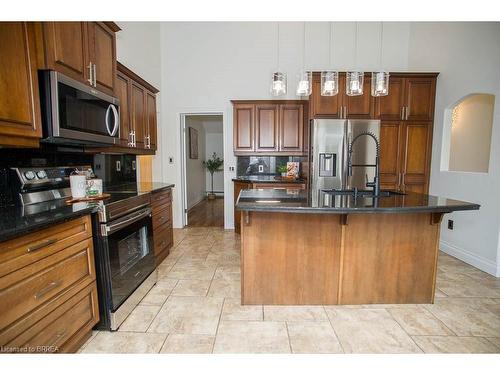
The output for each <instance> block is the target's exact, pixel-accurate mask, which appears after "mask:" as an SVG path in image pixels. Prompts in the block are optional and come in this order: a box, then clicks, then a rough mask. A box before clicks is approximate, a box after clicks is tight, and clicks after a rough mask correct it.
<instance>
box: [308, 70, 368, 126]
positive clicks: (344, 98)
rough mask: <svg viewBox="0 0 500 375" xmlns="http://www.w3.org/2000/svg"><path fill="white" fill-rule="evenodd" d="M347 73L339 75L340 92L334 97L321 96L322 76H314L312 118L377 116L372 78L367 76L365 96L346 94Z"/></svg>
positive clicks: (364, 85)
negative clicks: (371, 92)
mask: <svg viewBox="0 0 500 375" xmlns="http://www.w3.org/2000/svg"><path fill="white" fill-rule="evenodd" d="M345 84H346V79H345V73H340V74H339V92H338V94H337V95H334V96H322V95H321V74H320V73H317V72H315V73H314V74H313V86H312V94H311V97H310V98H309V105H310V107H309V110H310V112H311V118H344V119H369V118H374V116H375V104H376V103H375V98H374V97H372V96H371V94H370V87H371V76H370V74H365V77H364V83H363V95H359V96H348V95H347V94H346V93H345Z"/></svg>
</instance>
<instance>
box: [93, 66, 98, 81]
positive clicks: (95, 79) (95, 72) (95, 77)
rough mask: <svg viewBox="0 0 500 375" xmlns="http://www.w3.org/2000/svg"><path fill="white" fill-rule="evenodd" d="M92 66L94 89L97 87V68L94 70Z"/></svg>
mask: <svg viewBox="0 0 500 375" xmlns="http://www.w3.org/2000/svg"><path fill="white" fill-rule="evenodd" d="M93 65H94V68H93V69H94V87H97V68H96V65H95V64H93Z"/></svg>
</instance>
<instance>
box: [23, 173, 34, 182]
mask: <svg viewBox="0 0 500 375" xmlns="http://www.w3.org/2000/svg"><path fill="white" fill-rule="evenodd" d="M24 177H26V179H27V180H33V179H34V178H35V172H33V171H26V172H24Z"/></svg>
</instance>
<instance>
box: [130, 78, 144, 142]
mask: <svg viewBox="0 0 500 375" xmlns="http://www.w3.org/2000/svg"><path fill="white" fill-rule="evenodd" d="M145 96H146V90H145V89H144V87H142V86H140V85H138V84H136V83H135V82H132V84H131V93H130V107H131V109H132V116H131V117H132V128H133V130H134V131H135V141H136V147H137V148H144V137H145V134H146V133H145V129H146V126H147V123H146V110H145V108H144V105H145Z"/></svg>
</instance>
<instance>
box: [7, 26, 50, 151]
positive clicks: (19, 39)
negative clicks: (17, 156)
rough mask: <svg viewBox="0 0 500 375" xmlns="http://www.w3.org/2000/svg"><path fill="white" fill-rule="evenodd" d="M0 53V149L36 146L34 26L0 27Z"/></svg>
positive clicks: (38, 126) (37, 104)
mask: <svg viewBox="0 0 500 375" xmlns="http://www.w3.org/2000/svg"><path fill="white" fill-rule="evenodd" d="M0 51H1V54H2V63H1V64H0V98H1V99H0V145H2V146H36V145H37V144H38V138H40V137H41V136H42V130H41V118H40V100H39V91H38V76H37V64H36V61H37V60H36V45H35V31H34V25H33V24H32V23H27V22H2V23H0ZM17 137H23V138H17Z"/></svg>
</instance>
